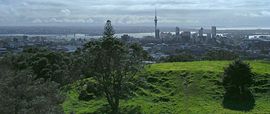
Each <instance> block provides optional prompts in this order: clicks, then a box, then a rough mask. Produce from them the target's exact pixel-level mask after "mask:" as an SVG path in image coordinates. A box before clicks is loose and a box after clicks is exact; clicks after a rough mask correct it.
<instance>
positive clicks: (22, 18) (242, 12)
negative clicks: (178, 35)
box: [0, 0, 270, 27]
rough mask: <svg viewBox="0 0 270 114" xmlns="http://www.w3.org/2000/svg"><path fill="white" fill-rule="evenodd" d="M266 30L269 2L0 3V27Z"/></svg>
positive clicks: (71, 0) (104, 0)
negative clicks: (108, 22) (156, 24)
mask: <svg viewBox="0 0 270 114" xmlns="http://www.w3.org/2000/svg"><path fill="white" fill-rule="evenodd" d="M155 8H157V11H158V18H159V25H162V26H211V25H216V26H226V27H270V0H0V26H18V25H19V26H22V25H31V26H35V25H48V26H53V25H54V26H58V25H61V26H65V25H67V26H69V25H78V26H81V25H85V26H94V25H95V26H97V25H104V22H105V21H106V20H107V19H110V20H112V22H113V24H114V25H127V26H134V25H140V26H141V25H142V26H151V25H153V23H154V19H153V18H154V12H155V11H154V10H155Z"/></svg>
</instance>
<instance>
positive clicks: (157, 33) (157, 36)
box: [154, 9, 159, 39]
mask: <svg viewBox="0 0 270 114" xmlns="http://www.w3.org/2000/svg"><path fill="white" fill-rule="evenodd" d="M154 21H155V38H156V39H159V30H158V29H157V23H158V19H157V10H156V9H155V20H154Z"/></svg>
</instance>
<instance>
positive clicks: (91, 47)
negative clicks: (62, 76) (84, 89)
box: [83, 20, 145, 114]
mask: <svg viewBox="0 0 270 114" xmlns="http://www.w3.org/2000/svg"><path fill="white" fill-rule="evenodd" d="M83 50H84V53H85V58H86V61H87V65H86V66H87V68H88V69H89V73H90V74H89V75H90V76H93V78H94V79H95V80H96V81H97V82H98V85H99V86H100V87H101V91H102V92H103V93H104V95H105V97H106V99H107V101H108V103H109V105H110V107H111V110H112V113H114V114H118V113H119V100H120V98H121V96H122V95H123V94H124V91H123V88H124V87H125V85H127V83H129V81H130V80H131V79H133V77H134V75H135V74H136V73H137V72H138V71H139V70H140V69H141V68H142V66H143V65H142V60H143V58H144V57H145V56H144V54H145V53H144V51H143V49H142V47H140V46H139V45H138V44H132V45H126V44H124V43H123V42H121V41H120V40H119V39H117V38H115V37H114V30H113V27H112V25H111V21H109V20H108V21H107V23H106V25H105V27H104V35H103V38H102V39H101V40H98V41H91V42H89V43H87V44H86V45H85V46H84V49H83Z"/></svg>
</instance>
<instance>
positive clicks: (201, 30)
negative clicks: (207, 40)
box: [199, 27, 203, 37]
mask: <svg viewBox="0 0 270 114" xmlns="http://www.w3.org/2000/svg"><path fill="white" fill-rule="evenodd" d="M199 37H203V28H202V27H201V29H200V30H199Z"/></svg>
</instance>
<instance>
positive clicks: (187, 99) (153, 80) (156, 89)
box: [63, 61, 270, 114]
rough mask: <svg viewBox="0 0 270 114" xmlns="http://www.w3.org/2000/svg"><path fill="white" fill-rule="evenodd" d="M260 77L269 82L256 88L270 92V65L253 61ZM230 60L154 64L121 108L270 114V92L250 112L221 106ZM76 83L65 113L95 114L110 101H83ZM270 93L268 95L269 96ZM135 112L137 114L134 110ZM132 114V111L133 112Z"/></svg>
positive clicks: (177, 113) (153, 111)
mask: <svg viewBox="0 0 270 114" xmlns="http://www.w3.org/2000/svg"><path fill="white" fill-rule="evenodd" d="M249 63H250V65H251V66H252V68H253V71H254V72H255V73H257V74H259V75H257V77H256V80H266V81H267V80H268V83H267V84H266V85H258V86H254V87H253V88H264V89H265V88H266V89H267V90H268V91H269V90H270V84H269V83H270V81H269V80H270V77H269V75H268V76H263V75H262V74H270V63H266V62H262V61H249ZM228 64H229V62H228V61H200V62H185V63H161V64H153V65H151V66H148V67H147V68H146V71H145V72H144V73H142V74H141V75H140V76H138V78H139V79H140V80H141V81H140V83H138V86H139V87H138V88H137V90H136V92H134V94H135V95H136V96H134V97H133V98H131V99H129V100H123V101H121V108H122V110H124V112H126V110H125V109H126V108H128V109H129V110H130V109H132V108H134V110H140V112H142V113H146V114H159V113H164V114H169V113H172V114H180V113H181V114H183V113H186V114H216V113H237V114H238V113H267V112H270V109H269V107H270V95H269V93H258V92H257V93H256V92H255V91H252V92H253V94H254V95H255V99H256V106H255V107H254V109H253V110H251V111H249V112H241V111H234V110H229V109H224V108H223V107H222V105H221V102H222V95H223V93H224V90H223V88H222V86H221V85H220V83H219V82H220V79H221V75H222V72H223V68H224V67H225V66H227V65H228ZM75 87H76V84H74V85H73V87H72V88H73V89H71V90H70V91H69V94H68V98H67V100H66V102H65V103H64V104H63V107H64V109H65V111H66V112H67V113H68V112H70V111H75V112H76V113H82V114H84V113H91V112H96V110H99V109H102V107H103V106H104V105H105V104H106V100H104V99H102V98H99V99H95V100H91V101H89V102H85V101H79V100H78V92H77V91H76V89H74V88H75ZM267 94H268V95H267ZM133 112H134V111H133ZM130 113H132V111H131V112H130Z"/></svg>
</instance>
